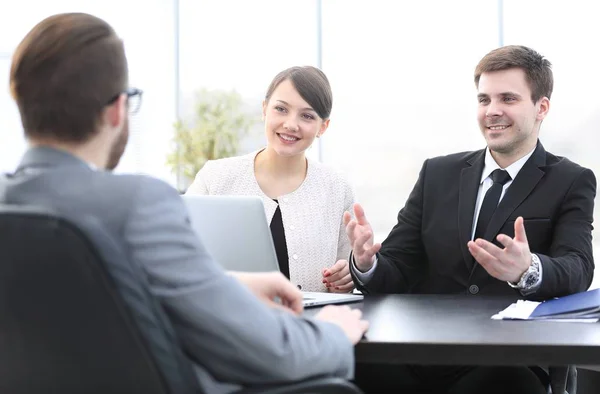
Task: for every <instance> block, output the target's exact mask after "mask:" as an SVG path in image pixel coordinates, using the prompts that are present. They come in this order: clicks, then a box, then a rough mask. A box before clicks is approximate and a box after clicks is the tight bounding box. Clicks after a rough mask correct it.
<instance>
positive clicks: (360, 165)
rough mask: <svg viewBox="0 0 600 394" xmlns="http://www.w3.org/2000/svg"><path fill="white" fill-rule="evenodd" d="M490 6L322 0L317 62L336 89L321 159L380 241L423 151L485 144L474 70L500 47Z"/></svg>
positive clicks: (423, 156)
mask: <svg viewBox="0 0 600 394" xmlns="http://www.w3.org/2000/svg"><path fill="white" fill-rule="evenodd" d="M459 4H460V6H459ZM496 7H497V6H496V2H492V1H488V2H482V1H477V0H472V1H459V2H445V1H420V2H408V3H405V2H390V1H385V0H369V1H353V2H348V1H344V0H324V1H323V68H324V71H325V72H326V73H327V75H328V76H329V77H330V79H331V81H332V88H333V93H334V109H333V113H332V120H331V126H330V130H329V131H328V133H327V134H326V135H325V136H324V138H322V140H323V142H322V143H323V159H324V161H326V162H330V163H332V164H334V165H336V166H339V167H340V168H343V169H344V171H345V172H346V173H347V174H348V175H349V177H350V179H351V180H352V183H353V184H354V186H355V189H356V194H357V199H358V201H359V202H361V203H362V204H363V206H364V208H365V211H366V214H367V218H368V219H369V220H370V222H371V223H372V225H373V227H374V231H375V233H376V238H378V239H379V240H382V239H383V238H384V237H385V236H386V235H387V233H388V232H389V230H390V229H391V227H392V226H393V225H394V224H395V222H396V215H397V213H398V210H399V209H400V208H401V207H402V206H403V205H404V202H405V200H406V198H407V197H408V195H409V193H410V191H411V190H412V187H413V185H414V183H415V181H416V179H417V176H418V173H419V170H420V168H421V165H422V163H423V161H424V160H425V159H426V158H428V157H432V156H437V155H442V154H448V153H452V152H456V151H464V150H470V149H477V148H482V147H483V146H485V142H484V140H483V138H482V137H481V136H480V134H479V129H478V127H477V123H476V117H475V116H476V108H477V104H476V91H475V86H474V83H473V71H474V69H475V66H476V64H477V62H478V61H479V59H480V58H481V57H482V56H483V55H485V54H486V53H487V52H488V51H490V50H491V49H493V48H495V47H497V45H498V27H497V8H496ZM461 10H469V11H468V12H467V11H465V12H462V11H461ZM474 15H480V16H482V15H485V17H476V16H474Z"/></svg>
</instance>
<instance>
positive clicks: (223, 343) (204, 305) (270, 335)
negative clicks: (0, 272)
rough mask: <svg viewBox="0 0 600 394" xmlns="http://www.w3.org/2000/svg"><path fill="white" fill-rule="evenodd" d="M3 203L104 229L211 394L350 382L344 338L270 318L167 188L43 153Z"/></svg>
mask: <svg viewBox="0 0 600 394" xmlns="http://www.w3.org/2000/svg"><path fill="white" fill-rule="evenodd" d="M2 190H3V191H4V193H1V191H2ZM0 202H4V203H8V204H33V205H38V206H43V207H48V208H51V209H53V210H55V211H57V212H58V213H60V214H63V215H65V216H67V217H69V218H70V219H71V220H73V221H75V222H76V223H77V222H80V223H84V222H86V221H88V222H89V221H93V222H95V224H96V225H99V226H101V227H102V228H103V230H104V232H105V233H106V234H108V235H110V236H111V238H112V240H113V241H114V243H115V245H116V247H118V248H119V249H120V250H122V251H123V252H124V255H126V256H128V259H127V261H122V262H121V263H122V264H135V265H137V266H138V267H139V268H140V269H141V272H143V273H144V274H145V276H146V277H145V278H143V280H145V281H146V282H147V283H148V285H149V288H150V291H151V292H152V294H153V295H154V296H155V297H156V298H157V299H158V300H159V301H160V304H161V305H162V307H163V308H164V311H165V313H166V315H167V316H168V317H169V319H170V321H171V323H172V324H173V327H174V329H175V332H176V334H177V336H178V338H179V340H180V342H181V344H182V346H183V348H184V349H183V350H184V352H185V354H186V355H187V356H188V357H189V358H190V359H191V361H192V363H193V364H194V366H195V369H196V372H197V376H198V378H199V381H200V384H201V386H202V387H203V389H204V391H205V392H208V393H219V392H229V391H232V390H234V389H235V388H238V387H239V386H245V385H252V384H260V383H276V382H284V381H294V380H302V379H306V378H308V377H311V376H319V375H321V376H322V375H336V376H341V377H345V378H351V377H352V375H353V365H354V355H353V347H352V345H351V343H350V342H349V341H348V339H347V338H346V336H345V335H344V333H343V332H342V331H341V329H339V328H338V327H337V326H335V325H332V324H329V323H325V322H320V321H316V320H312V319H308V318H298V317H294V316H292V315H291V314H289V313H286V312H281V311H278V310H273V309H271V308H268V307H267V306H265V305H264V304H263V303H262V302H260V301H259V300H258V299H257V298H256V297H254V296H253V295H252V294H251V293H250V291H249V290H248V289H247V288H246V287H245V286H242V285H240V284H239V283H238V282H237V281H236V280H235V279H233V278H231V277H230V276H228V275H227V274H226V273H225V272H224V271H223V269H222V268H221V267H220V266H219V265H218V264H217V263H216V262H215V261H214V260H213V259H212V258H211V257H210V256H209V255H208V254H207V252H206V250H205V249H204V247H203V246H202V243H201V242H200V240H199V239H198V238H197V236H196V234H195V233H194V232H193V230H192V229H191V227H190V225H189V218H188V214H187V210H186V208H185V205H184V203H183V202H182V200H181V198H180V196H179V195H178V193H177V191H176V190H174V189H173V188H172V187H170V186H169V185H167V184H165V183H164V182H161V181H159V180H157V179H153V178H151V177H146V176H140V175H115V174H112V173H110V172H105V171H96V170H94V169H92V168H91V167H90V166H89V165H88V164H86V163H84V162H82V161H81V160H79V159H78V158H76V157H74V156H72V155H70V154H68V153H65V152H62V151H58V150H54V149H51V148H45V147H36V148H32V149H30V150H29V151H27V152H26V154H25V155H24V157H23V159H22V162H21V164H20V165H19V167H18V169H17V171H16V172H15V174H13V175H10V176H6V177H0ZM101 252H102V251H101Z"/></svg>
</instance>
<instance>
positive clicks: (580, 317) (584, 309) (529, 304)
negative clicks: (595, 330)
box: [492, 289, 600, 323]
mask: <svg viewBox="0 0 600 394" xmlns="http://www.w3.org/2000/svg"><path fill="white" fill-rule="evenodd" d="M599 318H600V289H596V290H590V291H584V292H581V293H576V294H571V295H569V296H565V297H560V298H554V299H552V300H548V301H544V302H535V301H524V300H518V301H517V302H516V303H514V304H511V305H510V306H509V307H508V308H506V309H504V310H502V311H500V312H498V313H497V314H495V315H494V316H492V319H494V320H543V321H559V322H579V323H582V322H583V323H596V322H597V321H598V319H599Z"/></svg>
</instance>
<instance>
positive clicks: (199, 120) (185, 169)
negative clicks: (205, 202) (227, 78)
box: [167, 89, 258, 191]
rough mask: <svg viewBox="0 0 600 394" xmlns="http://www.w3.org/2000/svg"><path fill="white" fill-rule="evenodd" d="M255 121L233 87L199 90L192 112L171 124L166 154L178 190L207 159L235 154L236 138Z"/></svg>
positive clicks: (238, 140) (243, 133)
mask: <svg viewBox="0 0 600 394" xmlns="http://www.w3.org/2000/svg"><path fill="white" fill-rule="evenodd" d="M257 121H258V119H257V117H256V116H253V115H250V114H248V113H247V112H245V111H244V109H243V101H242V97H241V95H240V94H239V93H237V92H236V91H234V90H233V91H221V90H207V89H202V90H201V91H199V92H198V93H197V94H196V100H195V103H194V111H193V116H192V117H191V118H190V119H187V120H181V119H180V120H178V121H177V122H176V123H175V125H174V136H173V149H172V151H171V152H170V153H169V154H168V156H167V165H168V166H169V167H170V168H171V170H172V171H173V172H174V173H175V174H176V175H177V178H178V187H179V188H180V190H181V189H182V191H185V189H187V187H188V186H189V185H190V183H191V182H192V181H193V179H194V177H195V176H196V174H197V173H198V171H199V170H200V169H201V168H202V166H203V165H204V163H206V162H207V161H208V160H215V159H220V158H224V157H231V156H235V155H236V154H237V153H238V149H239V145H240V140H241V139H242V138H244V137H245V136H246V135H247V134H248V132H249V130H250V128H251V127H252V126H253V125H254V124H255V123H256V122H257Z"/></svg>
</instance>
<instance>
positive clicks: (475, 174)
mask: <svg viewBox="0 0 600 394" xmlns="http://www.w3.org/2000/svg"><path fill="white" fill-rule="evenodd" d="M484 157H485V150H481V151H479V152H477V153H476V155H475V156H474V157H473V158H471V159H469V160H468V161H467V162H466V167H465V168H463V169H462V171H461V173H460V186H459V192H458V230H459V238H460V249H461V251H462V254H463V260H464V261H465V264H466V267H467V269H468V270H469V271H470V270H471V268H472V267H473V256H471V253H470V252H469V248H468V247H467V243H468V242H469V241H470V240H471V232H472V231H473V215H474V213H475V203H476V201H477V191H478V190H479V184H480V183H481V172H482V171H483V165H484Z"/></svg>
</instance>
